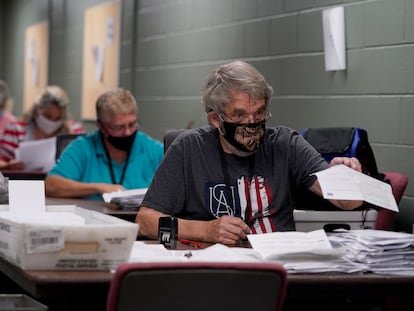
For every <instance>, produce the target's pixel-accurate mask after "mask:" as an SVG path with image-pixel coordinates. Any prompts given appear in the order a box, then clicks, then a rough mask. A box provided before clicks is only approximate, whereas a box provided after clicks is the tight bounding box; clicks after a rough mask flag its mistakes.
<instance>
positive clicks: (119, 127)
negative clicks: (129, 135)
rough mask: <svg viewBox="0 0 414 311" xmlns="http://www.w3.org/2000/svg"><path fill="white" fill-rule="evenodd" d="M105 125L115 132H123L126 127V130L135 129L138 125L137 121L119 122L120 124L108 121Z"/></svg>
mask: <svg viewBox="0 0 414 311" xmlns="http://www.w3.org/2000/svg"><path fill="white" fill-rule="evenodd" d="M105 126H106V127H108V128H110V129H111V131H113V132H116V133H121V132H125V131H126V130H127V129H128V130H135V129H137V127H138V121H137V120H135V121H132V122H130V123H128V124H120V125H111V124H108V123H105Z"/></svg>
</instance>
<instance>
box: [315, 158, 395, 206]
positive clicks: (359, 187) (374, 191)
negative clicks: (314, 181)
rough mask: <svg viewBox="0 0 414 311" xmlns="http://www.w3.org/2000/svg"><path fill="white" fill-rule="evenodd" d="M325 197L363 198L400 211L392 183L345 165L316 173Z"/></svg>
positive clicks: (337, 198) (342, 198)
mask: <svg viewBox="0 0 414 311" xmlns="http://www.w3.org/2000/svg"><path fill="white" fill-rule="evenodd" d="M315 175H316V176H317V177H318V181H319V184H320V185H321V189H322V195H323V197H324V198H325V199H336V200H363V201H366V202H369V203H372V204H374V205H377V206H380V207H383V208H386V209H389V210H391V211H394V212H398V206H397V202H396V201H395V198H394V196H393V194H392V189H391V185H389V184H387V183H385V182H382V181H379V180H378V179H375V178H372V177H370V176H368V175H365V174H363V173H360V172H357V171H355V170H353V169H351V168H350V167H348V166H345V165H342V164H341V165H334V166H332V167H330V168H328V169H326V170H323V171H320V172H317V173H315Z"/></svg>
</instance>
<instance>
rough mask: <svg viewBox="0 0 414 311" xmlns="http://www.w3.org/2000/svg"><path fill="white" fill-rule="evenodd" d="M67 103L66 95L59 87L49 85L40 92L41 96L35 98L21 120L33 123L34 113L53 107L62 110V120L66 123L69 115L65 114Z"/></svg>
mask: <svg viewBox="0 0 414 311" xmlns="http://www.w3.org/2000/svg"><path fill="white" fill-rule="evenodd" d="M68 102H69V99H68V95H67V94H66V92H65V91H64V90H63V89H62V88H61V87H60V86H56V85H49V86H47V87H46V89H45V90H44V91H43V92H42V94H40V95H39V96H38V97H37V98H36V100H35V101H34V103H33V106H32V107H31V108H30V110H29V111H28V112H27V113H25V114H24V115H23V117H22V119H23V121H26V122H30V121H33V120H34V119H35V117H36V113H37V112H38V111H39V110H40V109H46V108H48V107H50V106H52V105H54V106H56V107H58V108H61V109H62V110H63V116H62V120H63V121H64V122H66V121H67V120H68V119H69V115H68V112H67V106H68Z"/></svg>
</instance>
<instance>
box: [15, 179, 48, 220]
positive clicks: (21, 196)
mask: <svg viewBox="0 0 414 311" xmlns="http://www.w3.org/2000/svg"><path fill="white" fill-rule="evenodd" d="M45 211H46V205H45V185H44V181H43V180H9V212H10V213H31V214H38V213H44V212H45Z"/></svg>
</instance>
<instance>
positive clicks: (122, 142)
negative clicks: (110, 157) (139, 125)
mask: <svg viewBox="0 0 414 311" xmlns="http://www.w3.org/2000/svg"><path fill="white" fill-rule="evenodd" d="M137 132H138V130H136V131H135V132H134V133H132V134H131V135H129V136H121V137H116V136H111V135H108V142H109V143H110V144H111V145H112V146H114V147H115V148H116V149H119V150H124V151H128V152H129V151H130V150H131V148H132V145H133V144H134V141H135V136H136V135H137Z"/></svg>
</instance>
